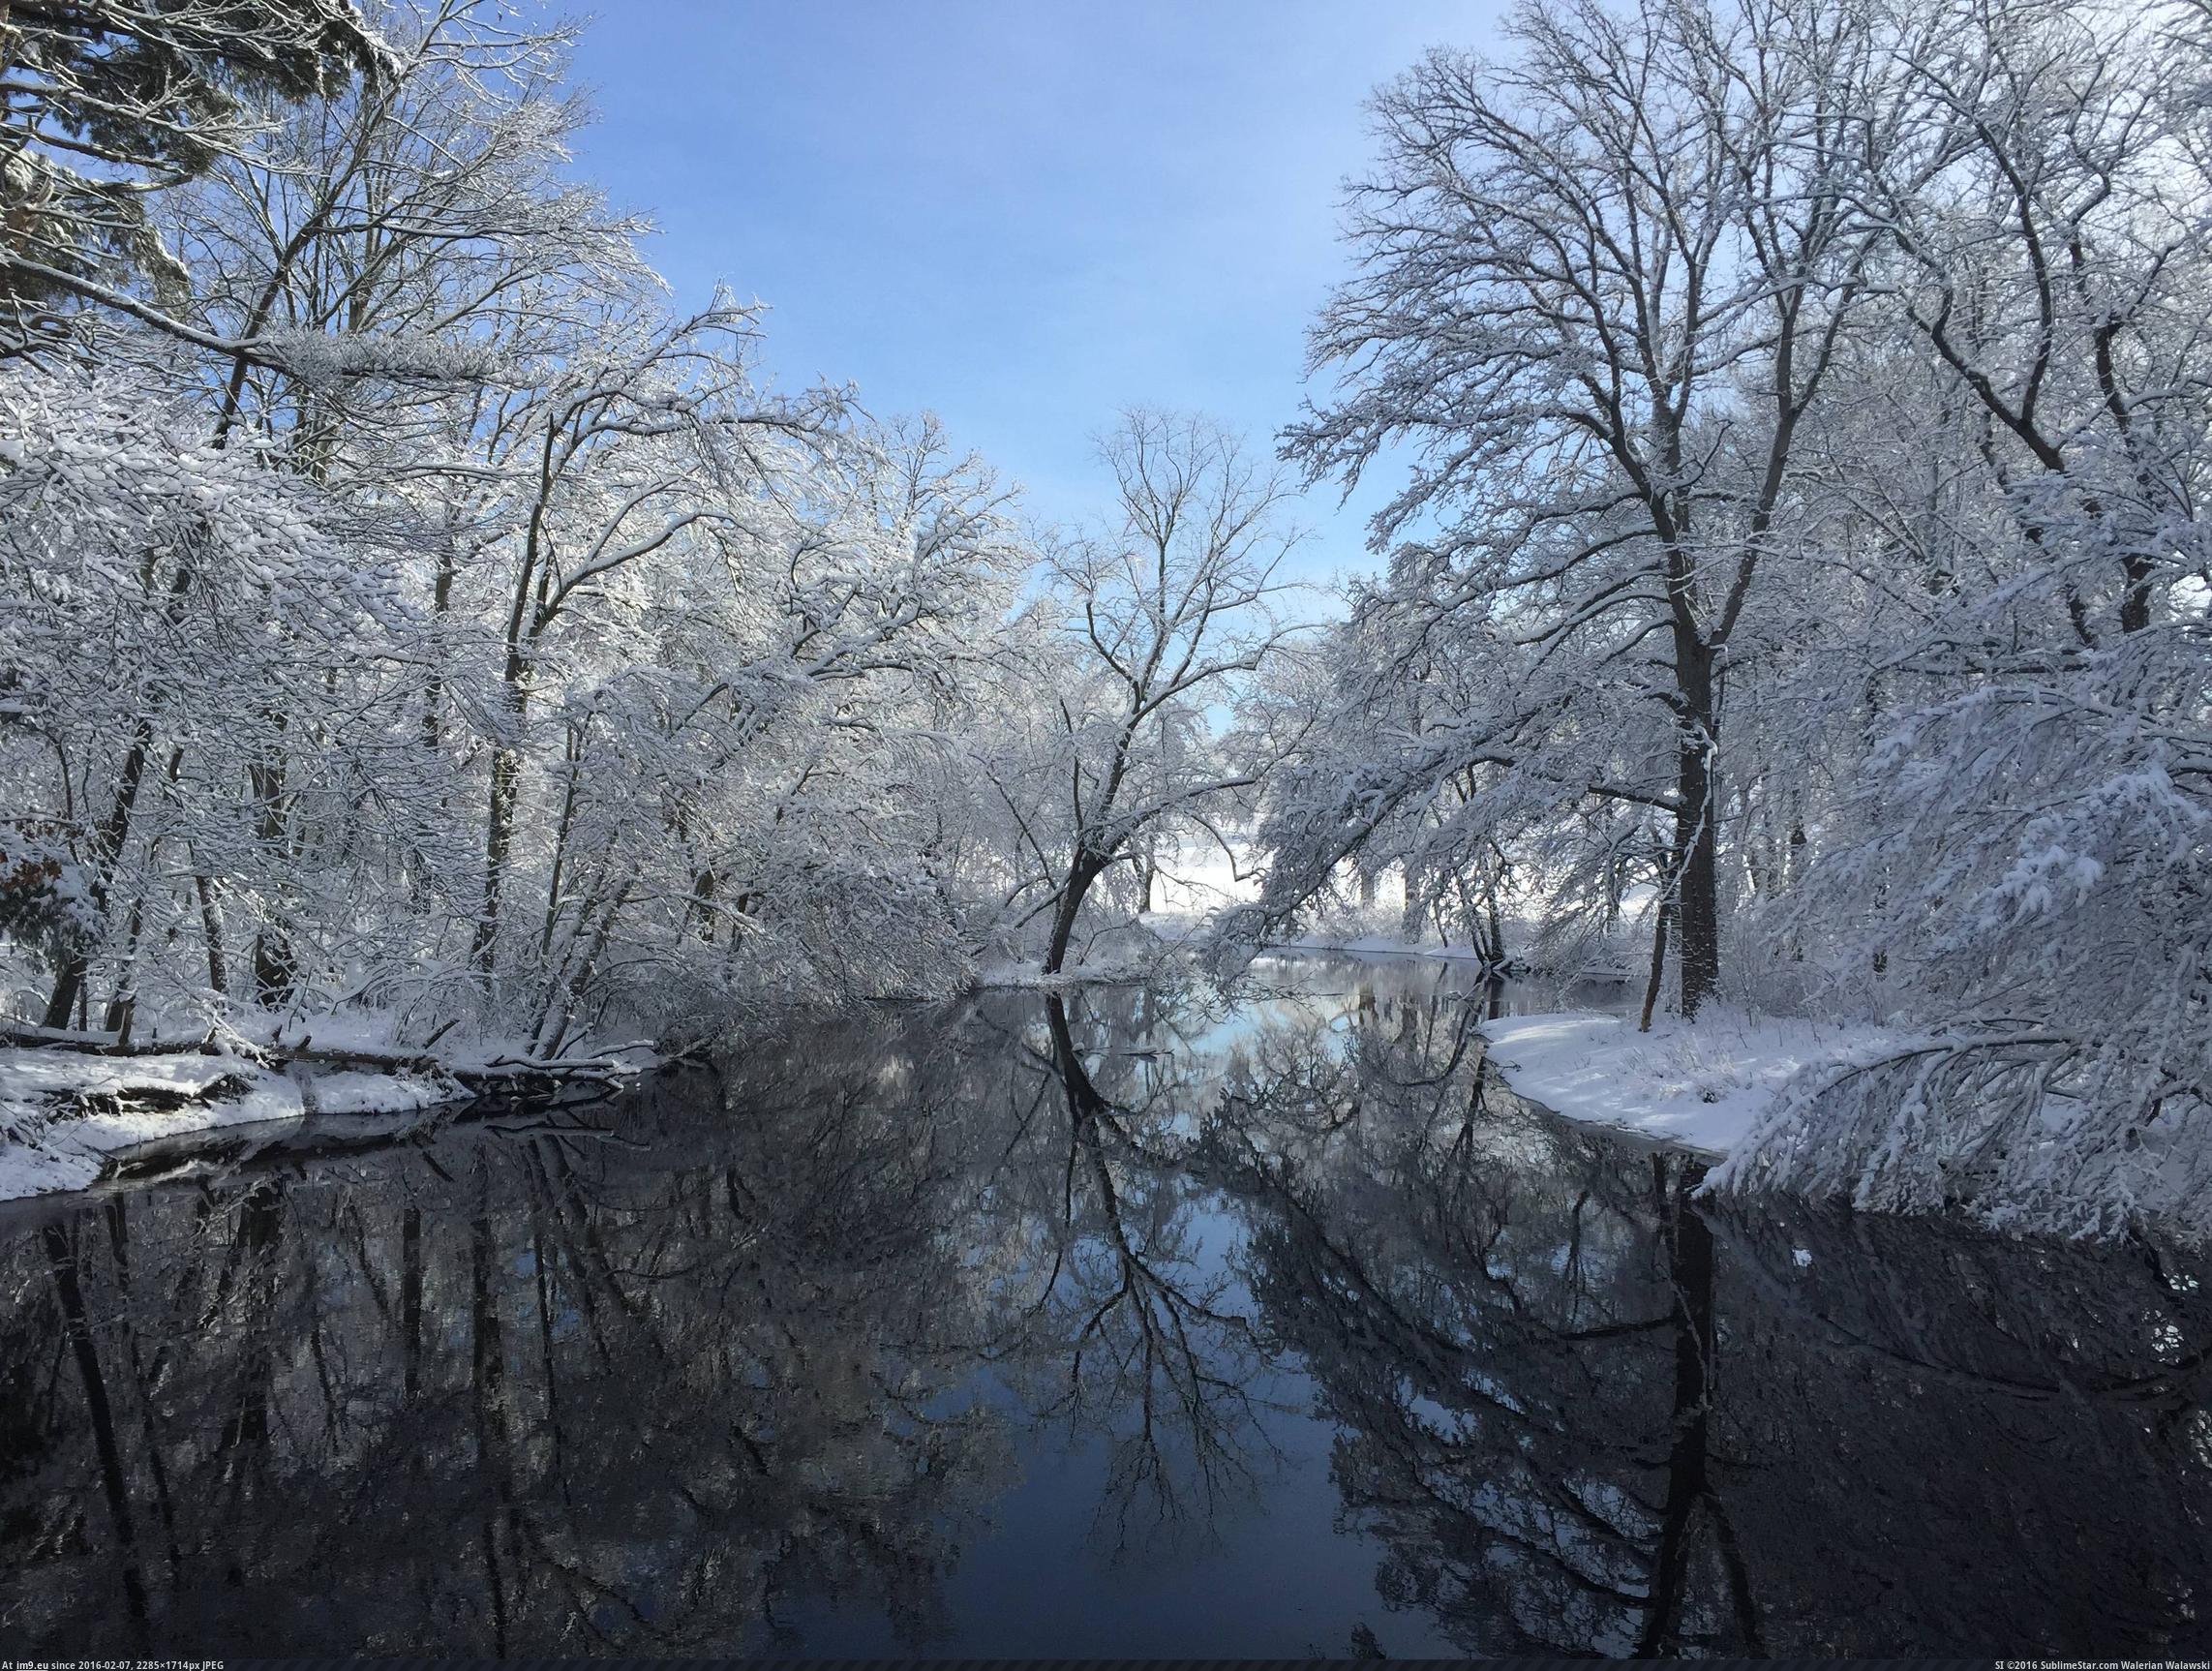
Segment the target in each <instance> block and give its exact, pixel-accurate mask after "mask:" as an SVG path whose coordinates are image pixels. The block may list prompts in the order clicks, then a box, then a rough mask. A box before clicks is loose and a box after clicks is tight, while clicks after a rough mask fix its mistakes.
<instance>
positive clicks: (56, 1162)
mask: <svg viewBox="0 0 2212 1671" xmlns="http://www.w3.org/2000/svg"><path fill="white" fill-rule="evenodd" d="M680 1059H681V1054H680V1053H678V1054H670V1053H668V1052H666V1051H664V1050H663V1049H661V1048H659V1047H657V1046H655V1045H652V1044H648V1043H642V1042H641V1043H635V1044H628V1045H620V1046H609V1047H605V1048H594V1049H591V1050H588V1051H582V1052H577V1053H573V1054H564V1055H561V1056H558V1057H541V1056H533V1055H531V1054H530V1053H529V1052H528V1051H527V1050H523V1049H517V1048H512V1047H510V1046H502V1045H500V1044H498V1043H491V1042H485V1041H477V1042H475V1043H473V1044H471V1045H470V1046H467V1047H464V1048H451V1049H448V1050H445V1051H442V1052H439V1051H434V1050H432V1049H429V1048H415V1049H410V1048H405V1047H392V1046H375V1045H367V1044H335V1043H320V1042H318V1041H317V1040H316V1039H315V1038H314V1037H312V1036H309V1035H303V1036H302V1037H300V1038H299V1039H296V1040H291V1041H287V1040H285V1039H284V1038H283V1037H282V1036H281V1034H280V1035H277V1036H275V1037H272V1038H271V1039H270V1040H269V1041H267V1042H266V1043H262V1042H258V1041H253V1040H247V1039H242V1038H237V1037H232V1038H227V1039H223V1040H218V1039H216V1038H215V1037H214V1036H213V1035H210V1036H208V1037H206V1038H204V1039H201V1040H199V1041H197V1042H192V1041H180V1042H178V1043H177V1044H176V1045H175V1046H174V1047H173V1048H165V1047H164V1046H162V1045H161V1044H159V1043H155V1044H150V1045H144V1046H124V1045H119V1044H117V1043H115V1042H112V1041H97V1040H89V1039H78V1038H74V1037H38V1036H36V1035H35V1034H26V1032H24V1031H23V1030H16V1031H15V1032H14V1033H12V1034H11V1035H10V1036H9V1037H8V1039H6V1040H5V1041H0V1203H4V1202H9V1201H19V1200H30V1199H34V1198H37V1197H42V1196H52V1195H66V1194H70V1193H74V1192H76V1191H80V1190H84V1189H88V1188H91V1187H92V1186H94V1185H96V1184H98V1183H100V1182H101V1181H102V1180H103V1179H105V1178H106V1177H107V1176H109V1175H110V1174H111V1173H112V1172H113V1171H114V1170H116V1169H117V1168H118V1167H119V1166H122V1165H124V1164H126V1163H128V1162H129V1161H130V1160H132V1159H133V1158H134V1157H135V1156H136V1155H139V1154H141V1153H147V1152H155V1151H160V1150H165V1149H173V1148H177V1147H178V1146H179V1145H181V1146H182V1148H183V1149H184V1151H185V1152H187V1153H189V1151H190V1149H191V1148H192V1147H193V1146H194V1145H195V1144H196V1143H197V1142H198V1141H201V1140H211V1141H212V1140H227V1139H230V1138H232V1137H234V1136H242V1135H244V1134H246V1133H248V1132H253V1133H255V1134H258V1135H263V1136H266V1135H271V1134H288V1133H289V1132H292V1131H295V1130H297V1129H298V1128H300V1127H301V1126H303V1125H305V1124H306V1123H307V1122H308V1121H310V1120H316V1119H329V1118H335V1117H359V1118H367V1119H375V1120H383V1121H398V1122H400V1125H401V1127H402V1128H404V1129H402V1130H398V1131H396V1132H395V1135H407V1134H408V1133H410V1132H413V1131H416V1130H419V1129H423V1128H429V1127H435V1126H437V1125H439V1124H441V1123H443V1122H445V1121H447V1120H451V1119H455V1118H459V1117H461V1116H462V1115H463V1114H465V1113H466V1112H468V1111H469V1110H470V1109H474V1108H477V1107H479V1106H481V1105H484V1104H487V1103H496V1104H498V1105H500V1106H501V1107H510V1108H512V1107H528V1106H532V1105H535V1104H541V1103H547V1102H554V1101H560V1100H564V1099H566V1098H570V1097H574V1096H577V1095H580V1094H582V1095H610V1094H613V1093H614V1092H617V1091H620V1090H622V1089H624V1088H626V1087H627V1086H629V1085H631V1084H633V1083H635V1082H637V1081H638V1080H640V1079H643V1078H645V1077H647V1076H648V1075H651V1074H652V1073H656V1072H658V1071H660V1070H662V1069H664V1068H666V1067H669V1066H671V1065H673V1063H674V1062H676V1061H678V1060H680Z"/></svg>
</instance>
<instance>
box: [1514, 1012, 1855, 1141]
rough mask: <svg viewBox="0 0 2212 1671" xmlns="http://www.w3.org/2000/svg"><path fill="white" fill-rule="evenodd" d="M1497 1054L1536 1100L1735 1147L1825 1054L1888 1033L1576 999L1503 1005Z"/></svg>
mask: <svg viewBox="0 0 2212 1671" xmlns="http://www.w3.org/2000/svg"><path fill="white" fill-rule="evenodd" d="M1482 1030H1483V1033H1484V1035H1485V1036H1486V1037H1487V1038H1488V1039H1489V1040H1490V1060H1491V1062H1492V1064H1493V1065H1494V1066H1495V1067H1496V1068H1497V1069H1498V1071H1499V1073H1500V1075H1501V1076H1502V1077H1503V1079H1504V1080H1505V1082H1506V1083H1507V1084H1508V1085H1510V1086H1512V1088H1513V1089H1514V1090H1515V1091H1516V1092H1518V1093H1519V1094H1520V1095H1522V1096H1524V1097H1527V1098H1528V1099H1529V1100H1530V1101H1531V1102H1535V1103H1541V1104H1542V1105H1543V1106H1544V1107H1545V1108H1547V1109H1551V1110H1552V1111H1553V1112H1554V1113H1557V1114H1561V1115H1564V1116H1565V1117H1566V1118H1568V1119H1572V1120H1589V1121H1591V1122H1594V1123H1596V1124H1599V1125H1607V1126H1617V1127H1621V1128H1622V1129H1625V1130H1628V1131H1633V1132H1640V1133H1642V1134H1643V1135H1644V1136H1646V1137H1651V1138H1663V1139H1666V1140H1668V1141H1670V1142H1677V1143H1686V1144H1688V1145H1689V1146H1690V1147H1692V1148H1698V1149H1704V1150H1708V1151H1710V1152H1711V1153H1713V1154H1726V1153H1727V1152H1728V1151H1729V1150H1730V1149H1731V1148H1733V1147H1735V1145H1736V1144H1737V1143H1738V1142H1740V1141H1741V1140H1742V1139H1743V1137H1744V1136H1745V1135H1746V1134H1747V1133H1748V1132H1749V1131H1750V1130H1751V1127H1752V1126H1753V1124H1754V1123H1755V1122H1756V1121H1757V1120H1758V1119H1759V1117H1760V1116H1761V1115H1762V1114H1764V1113H1765V1112H1767V1110H1768V1109H1770V1108H1772V1107H1773V1106H1774V1105H1775V1103H1776V1102H1777V1101H1778V1100H1779V1099H1780V1097H1781V1094H1782V1091H1783V1088H1784V1087H1785V1086H1786V1085H1788V1084H1789V1083H1790V1081H1791V1080H1792V1079H1796V1077H1797V1076H1798V1074H1799V1073H1800V1072H1801V1071H1802V1070H1803V1069H1805V1068H1807V1067H1811V1066H1813V1065H1815V1064H1817V1063H1821V1062H1827V1061H1831V1060H1833V1059H1834V1058H1836V1057H1837V1056H1839V1055H1843V1054H1846V1053H1856V1052H1858V1051H1862V1050H1864V1049H1867V1048H1872V1047H1874V1046H1877V1045H1879V1044H1881V1043H1882V1042H1883V1041H1884V1040H1885V1039H1886V1038H1887V1037H1888V1035H1887V1034H1886V1033H1885V1032H1884V1031H1883V1030H1882V1029H1880V1028H1878V1027H1872V1026H1840V1025H1836V1024H1833V1023H1822V1022H1817V1021H1807V1020H1798V1019H1792V1018H1778V1017H1772V1016H1752V1015H1747V1014H1744V1013H1742V1012H1741V1011H1727V1010H1722V1011H1718V1012H1709V1013H1708V1014H1706V1015H1705V1016H1703V1017H1701V1018H1699V1019H1698V1020H1697V1021H1696V1022H1695V1023H1690V1022H1686V1021H1682V1020H1679V1019H1674V1018H1666V1019H1660V1020H1654V1021H1653V1022H1652V1024H1651V1031H1650V1032H1649V1033H1639V1032H1638V1031H1637V1030H1636V1022H1635V1018H1633V1017H1626V1016H1599V1015H1591V1014H1589V1013H1587V1012H1581V1011H1575V1012H1567V1013H1562V1014H1558V1015H1548V1016H1506V1017H1501V1018H1498V1019H1495V1020H1490V1021H1485V1022H1484V1023H1483V1025H1482Z"/></svg>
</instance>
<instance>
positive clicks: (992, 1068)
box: [0, 957, 2212, 1658]
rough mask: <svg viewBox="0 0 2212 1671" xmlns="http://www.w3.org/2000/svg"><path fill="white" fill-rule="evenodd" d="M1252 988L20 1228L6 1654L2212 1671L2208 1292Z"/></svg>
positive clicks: (774, 1055)
mask: <svg viewBox="0 0 2212 1671" xmlns="http://www.w3.org/2000/svg"><path fill="white" fill-rule="evenodd" d="M1256 980H1257V986H1256V987H1255V989H1254V990H1253V991H1251V992H1249V993H1247V994H1245V995H1244V996H1242V997H1240V998H1239V999H1238V1000H1237V1001H1236V1002H1234V1003H1225V1002H1223V1001H1220V1000H1218V999H1214V998H1211V997H1209V996H1207V995H1206V994H1205V993H1203V992H1199V991H1157V990H1147V989H1143V988H1137V987H1095V988H1088V989H1084V990H1080V991H1077V992H1073V993H1071V994H1069V995H1068V996H1067V997H1066V998H1065V1000H1064V1001H1063V1000H1048V999H1046V998H1045V997H1044V996H1042V995H1039V994H1037V993H1034V992H1018V991H1000V992H989V993H985V994H983V995H981V996H979V997H977V998H974V999H970V1000H967V1001H964V1002H962V1003H960V1004H958V1005H954V1006H951V1007H942V1008H904V1009H887V1010H882V1011H876V1012H869V1013H866V1014H863V1015H859V1016H843V1017H828V1018H819V1019H809V1020H807V1021H804V1022H803V1023H798V1024H793V1025H787V1026H783V1027H779V1028H776V1029H772V1030H765V1031H760V1032H756V1034H755V1035H754V1036H752V1037H749V1038H734V1039H732V1040H731V1041H730V1042H729V1044H728V1045H727V1047H726V1048H724V1049H723V1050H722V1051H721V1053H720V1055H719V1058H718V1060H717V1061H716V1063H715V1066H714V1070H713V1071H712V1072H708V1071H699V1072H692V1073H686V1074H682V1075H679V1076H674V1077H669V1078H664V1079H661V1080H659V1081H657V1082H656V1083H654V1084H653V1085H651V1087H649V1088H648V1089H646V1090H643V1091H640V1092H638V1093H636V1094H633V1095H630V1096H627V1097H624V1098H621V1099H618V1100H615V1101H611V1102H602V1103H591V1104H581V1105H576V1106H572V1107H569V1108H565V1109H553V1110H543V1111H538V1112H533V1113H529V1114H513V1115H506V1116H499V1117H488V1118H477V1119H472V1120H465V1121H462V1122H459V1123H456V1124H453V1125H450V1126H447V1127H446V1128H444V1129H442V1130H441V1131H439V1133H438V1134H437V1135H436V1136H435V1137H432V1138H428V1139H414V1140H409V1141H407V1142H405V1143H400V1144H392V1143H388V1142H381V1141H378V1140H374V1139H373V1137H371V1136H364V1135H362V1134H360V1133H358V1132H355V1131H351V1130H349V1129H348V1128H347V1127H346V1126H345V1125H344V1124H343V1123H342V1122H326V1123H323V1124H319V1125H318V1124H311V1125H309V1126H308V1127H306V1128H304V1129H300V1130H296V1131H294V1132H292V1133H290V1134H288V1135H286V1136H284V1137H282V1138H281V1139H270V1140H259V1141H258V1140H256V1139H254V1138H253V1135H252V1134H246V1135H244V1136H242V1137H240V1138H239V1139H237V1141H236V1142H235V1144H234V1145H233V1146H232V1147H231V1148H229V1149H228V1150H227V1151H225V1152H221V1153H218V1154H216V1155H215V1156H213V1157H202V1158H200V1159H197V1160H196V1161H194V1162H192V1163H190V1164H188V1165H177V1164H174V1163H165V1166H167V1170H160V1169H154V1170H150V1171H149V1172H148V1173H147V1174H146V1175H141V1176H138V1177H136V1178H133V1179H131V1180H130V1181H128V1182H125V1183H120V1184H117V1185H115V1186H113V1187H111V1188H109V1189H107V1190H106V1192H104V1193H103V1194H100V1195H98V1196H91V1197H77V1198H71V1199H69V1200H48V1201H44V1202H31V1203H23V1204H21V1205H18V1206H16V1207H14V1208H12V1209H10V1210H9V1211H8V1213H7V1215H6V1216H5V1217H0V1283H4V1286H0V1375H4V1376H5V1378H6V1385H5V1387H4V1388H0V1646H4V1648H5V1650H6V1651H7V1652H9V1653H11V1654H16V1655H21V1654H24V1653H40V1654H48V1655H70V1656H77V1655H88V1654H96V1653H97V1654H104V1655H106V1654H111V1655H123V1654H131V1653H145V1652H155V1653H160V1654H163V1655H174V1656H184V1655H220V1656H251V1655H262V1654H267V1655H273V1654H290V1653H300V1654H306V1653H320V1652H332V1651H339V1652H370V1653H386V1654H396V1653H420V1652H436V1653H446V1654H518V1655H519V1654H563V1655H568V1654H591V1653H601V1652H622V1653H630V1654H648V1655H650V1654H671V1653H728V1654H777V1655H787V1654H807V1655H817V1656H844V1657H866V1656H879V1655H886V1654H894V1653H928V1654H945V1655H958V1656H1005V1657H1020V1656H1088V1657H1131V1656H1184V1657H1211V1656H1259V1657H1294V1656H1308V1655H1320V1656H1332V1657H1342V1656H1360V1655H1364V1654H1370V1653H1382V1654H1386V1655H1388V1656H1392V1657H1405V1656H1450V1655H1467V1654H1474V1655H1497V1654H1541V1653H1554V1652H1571V1653H1584V1652H1595V1653H1601V1654H1615V1655H1621V1654H1633V1653H1657V1652H1666V1653H1678V1652H1688V1653H1701V1652H1716V1653H1728V1654H1787V1655H1830V1654H1838V1655H1855V1656H1890V1655H1954V1654H1955V1655H1972V1656H1982V1655H1990V1654H1996V1655H2003V1656H2033V1657H2048V1656H2177V1657H2197V1658H2203V1657H2206V1656H2212V1596H2207V1595H2205V1594H2204V1592H2205V1587H2206V1578H2205V1575H2206V1574H2207V1573H2212V1416H2208V1414H2207V1411H2206V1407H2205V1391H2206V1377H2207V1370H2206V1353H2207V1350H2208V1348H2212V1305H2208V1302H2207V1294H2206V1290H2205V1288H2204V1286H2203V1285H2204V1281H2205V1278H2206V1275H2207V1272H2206V1270H2205V1268H2204V1266H2203V1264H2202V1263H2201V1262H2199V1261H2192V1260H2190V1259H2187V1258H2184V1257H2182V1256H2180V1255H2178V1254H2176V1253H2174V1252H2172V1251H2170V1250H2161V1249H2156V1248H2151V1247H2148V1246H2132V1247H2127V1248H2122V1249H2118V1250H2104V1251H2090V1250H2084V1249H2080V1248H2074V1247H2067V1246H2059V1245H2044V1244H2037V1243H2029V1242H2021V1241H2015V1240H2003V1239H1998V1238H1993V1237H1990V1236H1986V1235H1984V1234H1981V1233H1979V1232H1976V1231H1974V1230H1970V1229H1967V1228H1965V1227H1962V1226H1958V1225H1953V1224H1947V1223H1941V1222H1932V1221H1903V1220H1894V1219H1884V1218H1877V1217H1864V1216H1861V1217H1854V1216H1851V1215H1848V1214H1845V1213H1841V1212H1838V1211H1833V1210H1821V1211H1813V1210H1808V1209H1803V1208H1800V1207H1795V1206H1788V1205H1784V1206H1776V1205H1773V1204H1772V1203H1762V1204H1759V1205H1757V1206H1755V1207H1754V1206H1749V1205H1744V1204H1721V1205H1717V1206H1716V1205H1713V1204H1712V1203H1709V1202H1706V1201H1704V1200H1697V1199H1693V1196H1692V1193H1691V1192H1692V1191H1693V1190H1694V1188H1695V1186H1696V1183H1697V1181H1698V1179H1699V1177H1700V1176H1701V1174H1702V1170H1703V1167H1702V1162H1701V1160H1700V1159H1699V1157H1697V1156H1694V1155H1690V1154H1687V1153H1684V1152H1681V1151H1671V1150H1668V1149H1665V1148H1662V1147H1657V1146H1654V1145H1652V1144H1651V1143H1648V1142H1644V1141H1640V1140H1637V1139H1631V1138H1628V1137H1624V1136H1621V1135H1616V1134H1612V1133H1608V1132H1605V1131H1601V1130H1598V1129H1595V1128H1591V1127H1587V1126H1576V1125H1572V1124H1568V1123H1566V1122H1562V1121H1560V1120H1557V1119H1555V1118H1553V1117H1551V1116H1549V1115H1547V1114H1545V1113H1544V1112H1542V1111H1541V1110H1539V1109H1533V1108H1531V1107H1530V1106H1528V1105H1526V1104H1524V1103H1522V1102H1520V1101H1519V1100H1517V1099H1516V1098H1514V1097H1513V1096H1511V1095H1510V1094H1509V1093H1507V1092H1506V1091H1504V1090H1503V1089H1502V1088H1501V1087H1500V1085H1498V1084H1497V1083H1495V1082H1493V1081H1492V1080H1491V1079H1489V1078H1488V1077H1487V1076H1486V1075H1485V1074H1484V1073H1483V1071H1482V1065H1481V1041H1480V1038H1479V1036H1478V1034H1477V1032H1476V1025H1477V1023H1478V1021H1479V1019H1480V1018H1481V1016H1482V1015H1483V1014H1484V1012H1485V1011H1486V1009H1488V1008H1490V1007H1492V1006H1494V1005H1496V1004H1497V1003H1499V1002H1500V994H1497V993H1492V992H1487V991H1485V990H1483V989H1481V988H1478V987H1473V986H1472V985H1471V983H1470V978H1469V977H1468V976H1466V975H1464V974H1463V973H1461V972H1459V971H1457V970H1455V969H1453V968H1451V967H1448V966H1439V965H1437V964H1434V963H1425V962H1416V961H1401V962H1394V963H1358V962H1353V961H1351V960H1348V959H1331V958H1326V957H1306V958H1300V959H1296V960H1281V961H1275V962H1271V963H1267V964H1263V965H1262V966H1261V967H1260V968H1259V969H1258V971H1257V972H1256ZM1503 996H1504V1000H1505V1001H1511V1000H1512V999H1513V997H1514V995H1513V994H1504V995H1503Z"/></svg>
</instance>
